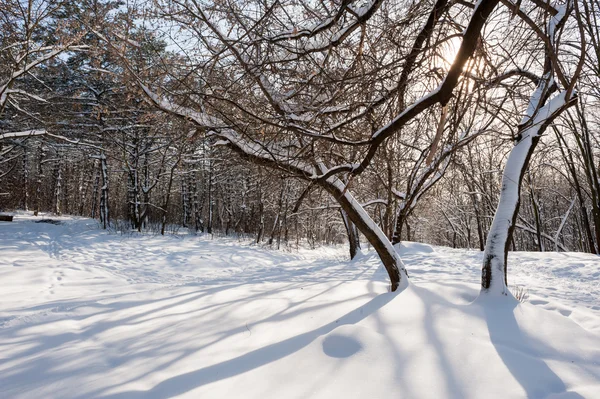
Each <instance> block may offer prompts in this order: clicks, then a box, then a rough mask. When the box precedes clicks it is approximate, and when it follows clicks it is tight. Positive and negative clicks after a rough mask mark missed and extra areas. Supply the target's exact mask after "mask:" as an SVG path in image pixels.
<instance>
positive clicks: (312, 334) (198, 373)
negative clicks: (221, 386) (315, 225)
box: [101, 294, 395, 399]
mask: <svg viewBox="0 0 600 399" xmlns="http://www.w3.org/2000/svg"><path fill="white" fill-rule="evenodd" d="M394 297H395V294H381V295H378V296H376V297H374V298H373V299H371V300H370V301H369V302H367V303H366V304H364V305H361V306H360V307H358V308H356V309H354V310H352V311H350V312H348V313H346V314H345V315H344V316H342V317H340V318H339V319H337V320H334V321H332V322H330V323H328V324H325V325H323V326H321V327H319V328H316V329H314V330H312V331H308V332H305V333H302V334H298V335H296V336H294V337H291V338H288V339H285V340H283V341H280V342H277V343H274V344H270V345H267V346H264V347H262V348H259V349H256V350H254V351H251V352H248V353H245V354H243V355H240V356H238V357H235V358H233V359H229V360H226V361H223V362H220V363H217V364H214V365H211V366H207V367H203V368H201V369H198V370H194V371H191V372H188V373H185V374H180V375H176V376H173V377H171V378H168V379H166V380H164V381H162V382H160V383H159V384H157V385H156V386H154V387H153V388H152V389H150V390H148V391H127V392H119V393H116V394H109V395H104V396H101V397H102V398H104V399H121V398H123V399H132V398H144V399H146V398H155V399H158V398H168V397H172V396H177V395H182V394H184V393H186V392H189V391H191V390H193V389H196V388H198V387H201V386H204V385H207V384H210V383H213V382H216V381H219V380H223V379H226V378H230V377H233V376H236V375H239V374H243V373H246V372H248V371H251V370H253V369H256V368H258V367H261V366H264V365H266V364H268V363H271V362H274V361H277V360H279V359H282V358H284V357H286V356H289V355H291V354H293V353H295V352H297V351H299V350H301V349H302V348H304V347H306V346H307V345H309V344H310V343H311V342H313V341H314V340H315V339H317V338H318V337H320V336H322V335H324V334H327V333H329V332H331V331H333V330H334V329H335V328H337V327H339V326H341V325H346V324H356V323H358V322H359V321H361V320H363V319H364V318H366V317H367V316H369V315H371V314H372V313H373V312H375V311H376V310H378V309H380V308H381V307H383V306H384V305H385V304H387V303H388V302H390V301H391V300H392V299H393V298H394Z"/></svg>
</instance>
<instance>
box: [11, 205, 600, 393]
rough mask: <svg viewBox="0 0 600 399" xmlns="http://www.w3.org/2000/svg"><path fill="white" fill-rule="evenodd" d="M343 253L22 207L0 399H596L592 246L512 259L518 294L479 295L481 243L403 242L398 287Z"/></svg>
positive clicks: (373, 266) (599, 314)
mask: <svg viewBox="0 0 600 399" xmlns="http://www.w3.org/2000/svg"><path fill="white" fill-rule="evenodd" d="M43 218H52V219H55V220H58V221H60V222H61V223H62V224H60V225H54V224H49V223H35V221H39V220H40V219H43ZM346 252H347V248H346V247H345V246H338V247H322V248H319V249H318V250H309V249H304V248H300V249H298V250H295V249H294V250H289V251H272V250H268V249H266V248H261V247H260V246H256V245H251V244H250V240H244V239H233V238H211V236H208V235H200V236H194V235H188V234H184V233H182V234H179V235H174V236H167V237H162V236H152V235H140V234H136V233H131V234H125V235H122V234H116V233H112V234H111V233H108V232H106V231H103V230H100V229H99V228H98V225H97V222H95V221H93V220H90V219H85V218H76V217H68V216H64V217H55V216H49V215H44V216H40V217H38V218H35V217H33V216H31V214H30V213H24V212H20V213H17V214H16V216H15V219H14V221H13V222H12V223H3V224H0V254H1V255H2V256H0V276H1V279H0V397H2V398H40V397H43V398H166V397H188V398H233V397H237V398H332V397H341V398H359V397H361V398H362V397H369V398H387V397H400V398H481V397H485V398H524V397H529V398H582V397H583V398H590V399H591V398H597V397H598V392H600V299H599V298H600V284H599V277H600V261H599V258H598V257H597V256H594V255H589V254H581V253H527V252H518V253H511V254H510V256H509V284H510V285H512V284H514V283H517V284H520V285H522V286H524V287H526V288H527V289H528V290H529V293H530V299H529V300H528V301H527V302H526V303H522V304H521V303H519V302H517V301H515V300H513V299H512V298H510V297H501V298H498V297H493V296H482V297H479V298H478V293H479V284H478V281H479V279H480V265H481V260H482V253H481V252H479V251H471V250H459V249H449V248H442V247H435V246H429V245H426V244H419V243H410V242H405V243H403V244H402V245H401V246H400V247H399V252H400V254H401V256H402V258H403V261H404V263H405V264H406V267H407V269H408V271H409V273H410V276H411V284H410V285H408V286H407V287H406V288H405V289H404V290H402V291H400V292H397V293H388V292H387V287H388V283H387V281H385V279H386V277H387V275H386V272H385V270H384V269H383V267H382V266H381V264H380V262H379V261H378V259H377V258H376V256H374V254H373V252H372V251H371V252H369V251H365V252H364V253H362V254H359V256H358V257H357V258H356V259H355V260H354V261H351V262H350V261H347V260H346V257H347V255H346Z"/></svg>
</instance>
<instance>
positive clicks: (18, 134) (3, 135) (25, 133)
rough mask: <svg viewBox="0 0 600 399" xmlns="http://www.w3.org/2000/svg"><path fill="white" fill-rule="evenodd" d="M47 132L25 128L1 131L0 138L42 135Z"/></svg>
mask: <svg viewBox="0 0 600 399" xmlns="http://www.w3.org/2000/svg"><path fill="white" fill-rule="evenodd" d="M44 134H47V132H46V130H43V129H42V130H24V131H22V132H10V133H0V140H6V139H17V138H23V137H32V136H42V135H44Z"/></svg>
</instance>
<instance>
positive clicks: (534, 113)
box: [481, 74, 573, 295]
mask: <svg viewBox="0 0 600 399" xmlns="http://www.w3.org/2000/svg"><path fill="white" fill-rule="evenodd" d="M552 84H553V81H552V79H551V77H550V75H549V74H547V75H546V76H545V78H544V79H543V80H542V81H541V82H540V84H539V85H538V87H537V89H536V90H535V92H534V93H533V95H532V96H531V99H530V102H529V107H528V109H527V113H526V115H525V117H524V119H523V122H522V123H521V125H520V128H519V134H518V135H517V140H518V141H517V142H516V144H515V146H514V147H513V149H512V150H511V152H510V154H509V156H508V159H507V160H506V166H505V167H504V172H503V174H502V188H501V190H500V200H499V202H498V207H497V208H496V213H495V215H494V220H493V222H492V226H491V228H490V231H489V234H488V237H487V240H486V243H485V251H484V253H483V267H482V272H481V287H482V292H487V293H494V294H503V295H507V293H508V292H507V277H506V265H507V257H508V249H509V246H510V243H511V238H512V235H513V231H514V228H515V223H516V220H517V215H518V213H519V204H520V194H521V183H522V181H523V176H524V174H525V171H526V170H527V167H528V165H529V160H530V158H531V155H532V154H533V151H534V150H535V147H536V145H537V143H538V141H539V139H540V135H541V134H542V133H543V132H544V131H545V130H546V128H547V127H548V125H549V124H550V123H552V121H553V120H554V118H556V117H557V116H558V115H560V113H561V112H562V111H564V110H565V109H566V108H567V107H568V106H570V105H572V104H573V101H571V99H567V98H566V95H567V92H566V91H563V92H561V93H560V94H558V95H557V96H555V97H554V98H552V99H550V100H548V96H549V94H550V90H549V88H550V87H551V86H552ZM544 102H545V103H546V104H545V105H544V106H543V107H540V106H541V105H542V104H543V103H544Z"/></svg>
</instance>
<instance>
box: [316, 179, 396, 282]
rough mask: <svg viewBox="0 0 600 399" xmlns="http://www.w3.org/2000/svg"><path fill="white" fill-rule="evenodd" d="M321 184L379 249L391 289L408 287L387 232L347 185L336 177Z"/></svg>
mask: <svg viewBox="0 0 600 399" xmlns="http://www.w3.org/2000/svg"><path fill="white" fill-rule="evenodd" d="M319 184H320V185H321V186H322V187H323V188H324V189H325V190H327V191H328V192H329V193H330V194H331V195H332V196H333V197H334V198H335V199H336V200H337V201H338V202H339V204H340V206H341V208H342V210H343V211H344V212H346V214H347V215H348V217H349V218H350V220H351V221H352V222H353V223H354V224H355V225H356V227H357V228H358V229H359V230H360V232H361V233H362V234H363V235H364V236H365V237H366V238H367V240H369V243H371V245H372V246H373V248H374V249H375V251H377V255H379V258H380V259H381V262H382V263H383V266H384V267H385V269H386V271H387V273H388V276H389V278H390V282H391V290H392V291H396V290H397V289H398V288H401V289H403V288H406V287H407V286H408V274H407V272H406V268H405V267H404V264H403V263H402V260H401V259H400V256H399V255H398V253H397V252H396V250H395V249H394V246H393V245H392V243H391V242H390V240H389V239H388V238H387V236H386V235H385V233H384V232H383V231H382V230H381V229H380V228H379V226H378V225H377V224H376V223H375V221H374V220H373V219H372V218H371V217H370V216H369V215H368V214H367V212H366V211H365V209H364V208H363V207H362V205H360V204H359V203H358V201H357V200H356V199H355V198H354V197H353V196H352V195H351V194H350V193H349V192H348V191H347V190H346V185H345V184H344V183H343V182H342V181H341V180H339V179H338V178H334V177H330V178H329V179H327V180H325V181H321V182H320V183H319Z"/></svg>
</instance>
